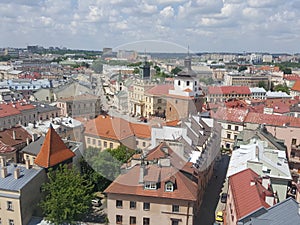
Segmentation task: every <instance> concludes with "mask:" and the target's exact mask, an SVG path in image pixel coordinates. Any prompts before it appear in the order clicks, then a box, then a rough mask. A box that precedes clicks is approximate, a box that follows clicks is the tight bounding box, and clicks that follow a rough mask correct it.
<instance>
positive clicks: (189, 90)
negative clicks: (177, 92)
mask: <svg viewBox="0 0 300 225" xmlns="http://www.w3.org/2000/svg"><path fill="white" fill-rule="evenodd" d="M184 91H185V92H192V90H191V89H190V88H187V89H184Z"/></svg>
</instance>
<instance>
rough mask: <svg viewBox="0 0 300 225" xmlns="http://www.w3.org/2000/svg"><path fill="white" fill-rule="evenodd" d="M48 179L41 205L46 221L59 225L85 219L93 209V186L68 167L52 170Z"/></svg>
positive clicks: (43, 188)
mask: <svg viewBox="0 0 300 225" xmlns="http://www.w3.org/2000/svg"><path fill="white" fill-rule="evenodd" d="M48 178H49V182H48V183H45V184H44V185H43V186H42V192H43V193H44V194H45V198H44V199H43V200H42V201H41V203H40V206H41V208H42V210H43V213H44V215H45V217H46V220H47V221H49V222H51V223H54V224H55V225H59V224H75V223H76V221H79V220H82V219H84V218H85V217H86V215H87V213H88V212H89V210H90V207H91V199H92V197H93V195H92V190H93V185H92V184H91V183H90V182H89V181H88V180H87V179H85V178H84V177H83V176H81V175H80V173H79V172H78V171H77V170H75V169H74V168H71V169H69V168H68V167H67V165H64V166H59V167H58V168H57V169H56V170H50V171H49V173H48Z"/></svg>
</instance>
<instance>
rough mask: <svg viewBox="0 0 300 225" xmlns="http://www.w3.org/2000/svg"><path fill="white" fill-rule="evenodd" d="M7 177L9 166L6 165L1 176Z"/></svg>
mask: <svg viewBox="0 0 300 225" xmlns="http://www.w3.org/2000/svg"><path fill="white" fill-rule="evenodd" d="M5 177H7V167H6V166H4V167H2V168H1V178H5Z"/></svg>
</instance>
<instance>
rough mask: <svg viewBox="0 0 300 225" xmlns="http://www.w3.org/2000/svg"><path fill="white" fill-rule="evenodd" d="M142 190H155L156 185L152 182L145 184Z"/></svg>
mask: <svg viewBox="0 0 300 225" xmlns="http://www.w3.org/2000/svg"><path fill="white" fill-rule="evenodd" d="M144 188H145V189H156V183H154V182H146V183H145V186H144Z"/></svg>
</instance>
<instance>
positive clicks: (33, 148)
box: [21, 136, 45, 156]
mask: <svg viewBox="0 0 300 225" xmlns="http://www.w3.org/2000/svg"><path fill="white" fill-rule="evenodd" d="M44 140H45V137H44V136H41V137H39V139H37V140H36V141H35V142H31V143H30V144H29V145H27V146H26V147H25V148H23V149H22V151H21V152H22V153H28V154H30V155H35V156H37V154H38V153H39V152H40V150H41V147H42V145H43V143H44Z"/></svg>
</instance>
